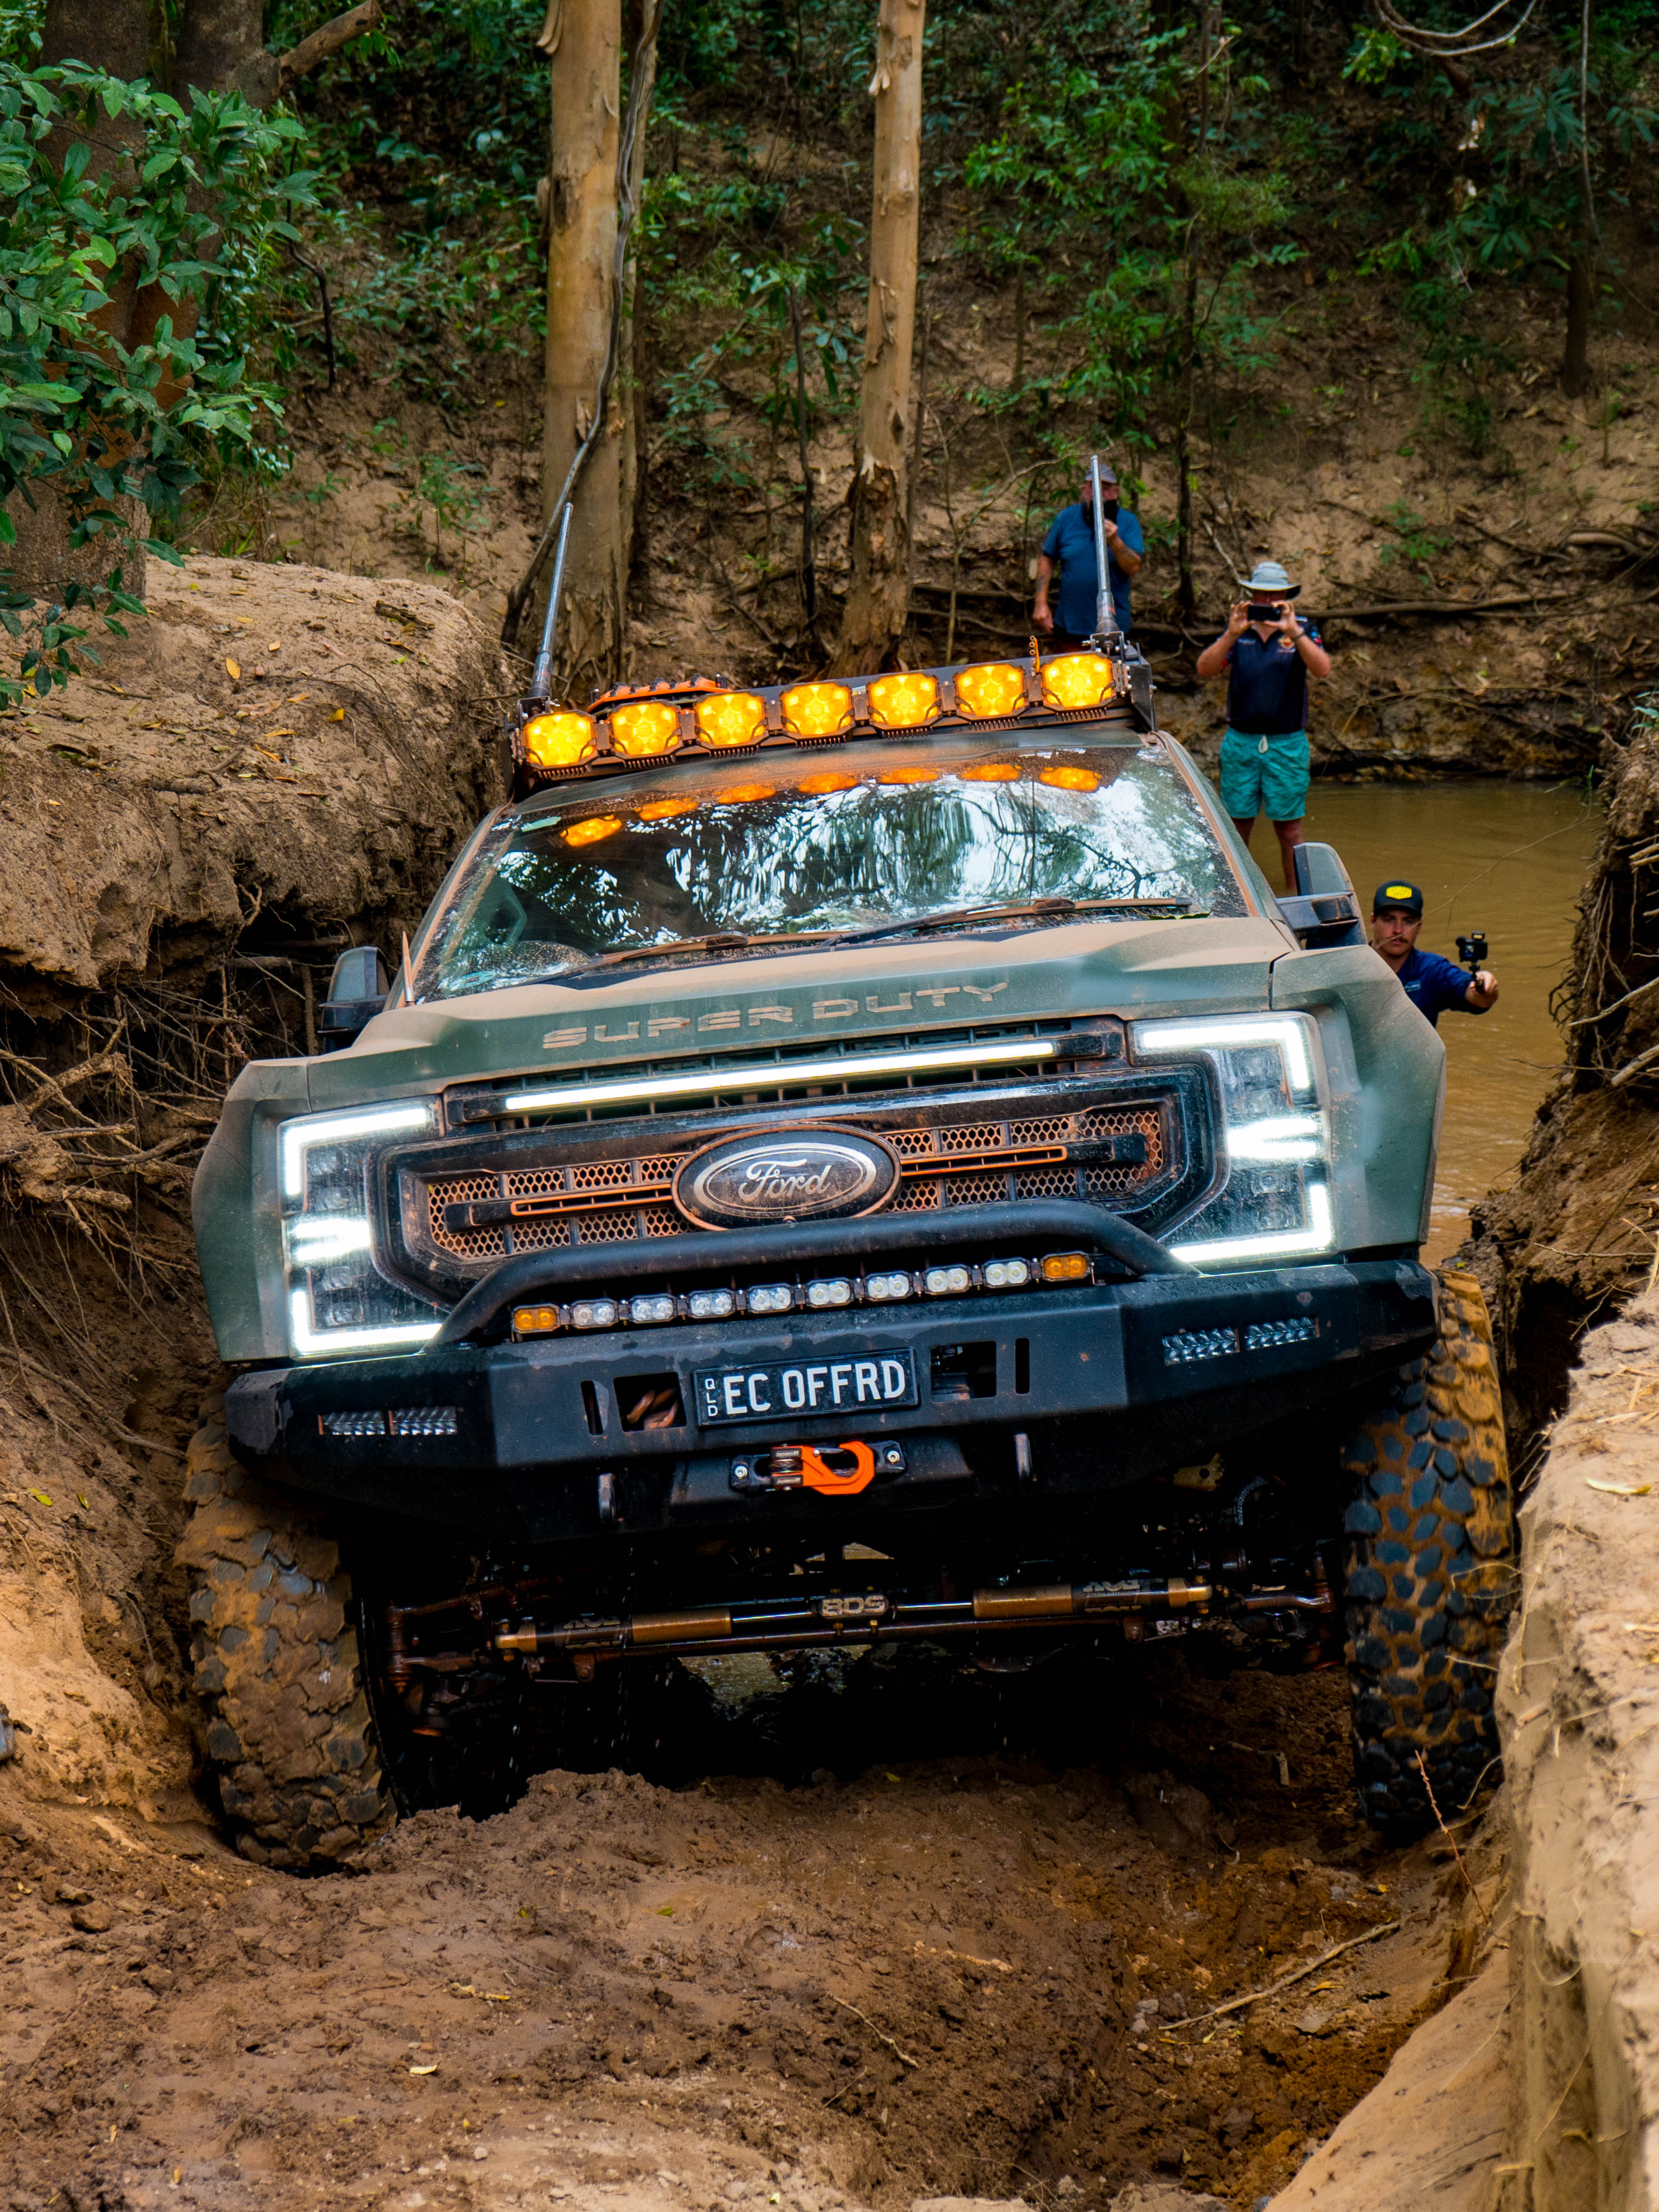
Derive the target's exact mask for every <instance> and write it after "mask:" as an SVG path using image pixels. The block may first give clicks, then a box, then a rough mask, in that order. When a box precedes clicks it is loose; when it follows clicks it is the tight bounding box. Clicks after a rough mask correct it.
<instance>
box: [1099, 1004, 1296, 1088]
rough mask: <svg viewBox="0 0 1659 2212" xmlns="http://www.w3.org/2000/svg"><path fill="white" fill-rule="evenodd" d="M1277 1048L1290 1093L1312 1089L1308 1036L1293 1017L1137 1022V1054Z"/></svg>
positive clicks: (1243, 1016) (1238, 1016)
mask: <svg viewBox="0 0 1659 2212" xmlns="http://www.w3.org/2000/svg"><path fill="white" fill-rule="evenodd" d="M1248 1044H1276V1045H1277V1046H1278V1047H1279V1051H1280V1053H1281V1054H1283V1056H1284V1060H1285V1075H1286V1076H1287V1077H1288V1079H1289V1080H1290V1086H1291V1090H1292V1091H1311V1090H1312V1089H1313V1087H1314V1075H1313V1062H1312V1060H1311V1059H1310V1056H1309V1053H1308V1035H1307V1031H1306V1030H1305V1029H1304V1027H1303V1024H1302V1021H1301V1018H1300V1017H1299V1016H1297V1015H1296V1014H1244V1015H1238V1014H1225V1015H1218V1016H1217V1017H1216V1018H1215V1019H1213V1020H1202V1021H1200V1020H1188V1021H1174V1022H1137V1023H1136V1024H1135V1050H1136V1051H1137V1052H1138V1053H1158V1052H1198V1051H1201V1050H1202V1049H1203V1048H1205V1047H1206V1045H1207V1046H1209V1047H1210V1048H1212V1050H1215V1051H1218V1052H1231V1051H1232V1050H1234V1049H1235V1048H1237V1046H1239V1045H1248Z"/></svg>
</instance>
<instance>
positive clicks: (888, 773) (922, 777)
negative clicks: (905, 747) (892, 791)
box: [881, 768, 939, 783]
mask: <svg viewBox="0 0 1659 2212" xmlns="http://www.w3.org/2000/svg"><path fill="white" fill-rule="evenodd" d="M881 781H883V782H884V783H937V782H938V781H939V770H938V769H932V768H890V769H886V770H885V771H884V774H883V775H882V778H881Z"/></svg>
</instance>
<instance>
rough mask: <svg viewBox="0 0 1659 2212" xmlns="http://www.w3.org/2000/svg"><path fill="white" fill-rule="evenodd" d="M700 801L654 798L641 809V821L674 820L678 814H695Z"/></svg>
mask: <svg viewBox="0 0 1659 2212" xmlns="http://www.w3.org/2000/svg"><path fill="white" fill-rule="evenodd" d="M697 804H698V802H697V801H696V799H653V800H652V801H651V804H650V805H648V806H641V809H640V819H641V822H671V821H672V820H673V819H674V817H675V816H676V815H678V814H695V813H696V811H697Z"/></svg>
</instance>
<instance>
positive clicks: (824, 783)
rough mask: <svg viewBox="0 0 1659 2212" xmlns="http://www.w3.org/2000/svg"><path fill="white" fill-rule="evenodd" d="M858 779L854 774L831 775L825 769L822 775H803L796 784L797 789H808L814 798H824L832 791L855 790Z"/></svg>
mask: <svg viewBox="0 0 1659 2212" xmlns="http://www.w3.org/2000/svg"><path fill="white" fill-rule="evenodd" d="M858 787H859V780H858V778H857V776H855V775H831V774H830V773H829V771H828V770H827V769H826V770H825V772H824V773H823V775H804V776H802V778H801V780H800V781H799V783H798V784H797V785H796V787H795V788H796V789H797V790H798V791H809V792H811V794H812V796H813V798H814V799H823V798H826V797H827V796H828V795H829V793H830V792H832V791H856V790H857V789H858Z"/></svg>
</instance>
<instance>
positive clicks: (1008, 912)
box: [828, 891, 1193, 945]
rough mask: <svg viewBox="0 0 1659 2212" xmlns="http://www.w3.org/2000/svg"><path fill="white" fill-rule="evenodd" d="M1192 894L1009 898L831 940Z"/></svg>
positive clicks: (1059, 914) (1178, 899)
mask: <svg viewBox="0 0 1659 2212" xmlns="http://www.w3.org/2000/svg"><path fill="white" fill-rule="evenodd" d="M1192 902H1193V901H1192V894H1191V892H1190V891H1177V892H1166V893H1164V894H1163V895H1162V896H1158V895H1155V894H1153V893H1152V892H1148V893H1146V895H1145V896H1142V897H1139V898H1094V899H1073V898H1038V899H1006V900H1004V901H1001V902H999V903H996V904H994V905H990V906H958V907H948V908H946V909H945V912H944V913H942V914H922V915H913V916H912V917H911V918H910V920H909V921H883V922H878V923H877V924H876V926H875V927H874V928H873V929H853V930H846V931H842V932H841V933H838V934H836V935H835V936H834V937H832V938H831V939H829V940H828V941H829V942H830V943H832V944H835V945H867V944H868V943H869V942H870V941H871V939H872V938H878V937H897V936H900V935H902V933H904V932H905V931H906V930H917V931H925V930H935V929H957V928H960V927H963V925H964V924H966V923H969V922H975V921H1065V920H1066V918H1067V917H1068V916H1070V915H1074V914H1100V913H1110V912H1112V911H1113V910H1114V909H1115V910H1117V911H1118V912H1120V913H1121V912H1126V911H1133V910H1139V909H1140V908H1146V907H1179V908H1182V909H1185V908H1188V907H1190V906H1191V904H1192Z"/></svg>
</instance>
